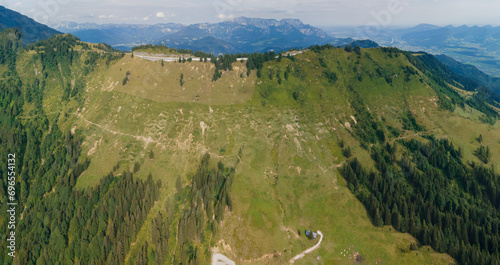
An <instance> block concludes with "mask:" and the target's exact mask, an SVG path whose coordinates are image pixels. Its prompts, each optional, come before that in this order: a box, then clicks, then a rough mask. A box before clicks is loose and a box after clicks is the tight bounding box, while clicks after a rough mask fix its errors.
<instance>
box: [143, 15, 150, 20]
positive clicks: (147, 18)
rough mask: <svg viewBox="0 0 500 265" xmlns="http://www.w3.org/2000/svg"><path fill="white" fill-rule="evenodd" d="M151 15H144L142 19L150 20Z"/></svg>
mask: <svg viewBox="0 0 500 265" xmlns="http://www.w3.org/2000/svg"><path fill="white" fill-rule="evenodd" d="M150 17H151V16H147V17H143V18H142V20H144V21H148V20H149V18H150Z"/></svg>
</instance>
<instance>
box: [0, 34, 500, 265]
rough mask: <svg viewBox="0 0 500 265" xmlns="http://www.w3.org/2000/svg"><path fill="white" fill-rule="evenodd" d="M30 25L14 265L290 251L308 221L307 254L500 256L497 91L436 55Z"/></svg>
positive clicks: (3, 104)
mask: <svg viewBox="0 0 500 265" xmlns="http://www.w3.org/2000/svg"><path fill="white" fill-rule="evenodd" d="M21 38H22V34H21V33H20V32H19V31H16V30H6V31H4V32H2V33H1V36H0V63H1V65H0V72H1V78H0V88H1V89H0V95H1V97H0V100H1V101H0V125H1V127H0V136H1V138H0V139H1V143H2V144H1V145H0V151H1V155H2V156H5V157H7V155H8V154H15V168H12V167H9V165H8V164H7V163H4V164H2V165H0V174H2V176H7V174H8V172H10V171H12V170H14V171H15V173H16V179H15V181H14V183H13V184H14V187H15V194H14V195H11V194H9V193H8V192H9V191H10V190H9V186H12V185H10V184H9V182H11V181H10V180H7V179H6V178H2V180H1V181H0V183H1V185H0V186H1V192H0V201H1V205H2V206H1V209H0V210H2V211H3V212H6V211H7V207H8V206H7V204H6V202H8V201H9V200H11V199H10V198H9V196H11V197H13V198H14V200H15V201H16V203H17V206H16V211H15V220H16V228H15V233H16V251H15V256H16V257H15V258H14V259H12V257H11V256H9V255H8V253H9V249H8V248H7V245H6V244H7V243H8V241H7V240H6V238H7V233H8V232H10V230H9V229H8V228H7V227H8V226H7V224H8V222H9V219H8V218H9V216H8V215H5V214H2V215H0V231H2V232H1V234H0V235H1V238H2V241H1V242H0V263H2V264H23V265H24V264H208V263H210V259H211V257H212V255H213V254H214V253H222V254H224V255H226V256H227V257H228V258H230V259H232V260H234V261H235V262H236V263H237V264H240V263H247V264H286V263H289V261H290V259H291V258H292V257H294V256H296V255H297V254H299V253H301V252H303V251H304V250H306V249H307V248H309V247H312V246H314V245H315V244H317V243H318V241H315V240H313V239H310V238H308V237H306V236H305V230H311V231H321V232H322V235H323V237H322V242H321V244H320V246H319V247H318V249H317V250H315V251H314V252H313V253H311V254H307V255H305V256H304V257H303V259H302V260H300V262H303V263H306V264H316V263H319V264H352V260H353V259H354V258H355V259H356V260H362V262H363V263H365V262H366V263H368V264H374V263H377V264H380V262H381V263H382V264H397V263H399V264H450V263H458V264H498V262H499V256H498V247H499V229H500V227H499V226H500V217H499V216H498V210H499V207H500V195H499V188H500V182H499V176H498V173H499V172H498V170H497V168H498V166H500V160H499V159H498V158H499V157H500V149H499V148H498V142H500V127H499V124H498V122H497V119H498V118H499V114H498V102H497V101H496V99H495V98H494V97H491V96H489V94H488V91H489V90H487V89H483V88H482V87H481V86H480V85H479V84H478V83H477V82H476V81H474V80H471V79H469V78H467V77H464V76H462V75H460V74H459V73H456V72H454V71H453V70H451V69H450V68H449V67H447V66H446V65H444V64H442V63H441V62H440V61H438V60H437V59H436V58H435V57H433V56H431V55H428V54H422V53H419V54H412V53H409V52H405V51H401V50H398V49H394V48H370V49H362V48H360V47H352V46H347V47H345V48H339V47H333V46H331V45H324V46H312V47H310V48H309V49H308V50H306V51H302V52H301V53H298V54H296V55H294V56H291V55H289V56H284V55H283V54H275V53H274V52H267V53H253V54H239V55H221V56H218V57H215V56H214V55H212V54H207V53H203V52H199V51H195V52H193V51H190V50H171V49H168V48H166V47H163V46H152V45H149V46H142V47H138V48H136V49H134V50H135V51H142V52H145V51H149V52H155V53H156V52H158V51H160V52H161V51H168V52H172V53H175V54H176V55H181V54H191V53H192V54H195V55H196V56H199V57H200V58H202V60H200V61H198V62H195V61H192V60H182V59H181V60H180V61H178V62H163V61H162V62H153V61H147V60H144V59H141V58H138V57H137V56H133V55H132V54H124V53H121V52H117V51H115V50H113V49H112V48H110V47H109V46H107V45H104V44H100V45H97V44H89V43H84V42H81V41H80V40H79V39H78V38H75V37H73V36H71V35H69V34H68V35H55V36H53V37H52V38H50V39H48V40H45V41H42V42H38V43H35V44H32V45H29V46H27V47H25V48H23V47H22V45H21V43H22V39H21ZM238 57H245V58H247V59H246V60H244V61H243V62H239V61H237V58H238ZM208 58H211V60H210V61H208V60H207V59H208ZM124 80H126V81H124ZM482 91H483V92H482ZM471 128H474V130H472V129H471ZM339 253H342V254H339ZM297 262H299V261H297Z"/></svg>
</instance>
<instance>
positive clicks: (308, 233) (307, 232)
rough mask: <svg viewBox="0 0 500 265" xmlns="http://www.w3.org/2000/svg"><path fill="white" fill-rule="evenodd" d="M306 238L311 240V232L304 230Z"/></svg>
mask: <svg viewBox="0 0 500 265" xmlns="http://www.w3.org/2000/svg"><path fill="white" fill-rule="evenodd" d="M306 236H307V237H309V238H311V231H309V230H306Z"/></svg>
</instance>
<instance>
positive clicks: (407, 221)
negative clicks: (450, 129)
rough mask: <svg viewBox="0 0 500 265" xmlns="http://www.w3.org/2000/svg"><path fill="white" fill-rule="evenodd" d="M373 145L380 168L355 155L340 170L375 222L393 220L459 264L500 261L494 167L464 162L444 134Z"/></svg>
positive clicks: (390, 222)
mask: <svg viewBox="0 0 500 265" xmlns="http://www.w3.org/2000/svg"><path fill="white" fill-rule="evenodd" d="M428 140H429V142H428V143H426V144H424V143H422V142H419V141H417V140H410V141H402V140H400V141H399V144H400V145H401V146H402V148H404V151H403V154H404V155H403V157H401V159H400V160H396V158H395V155H394V153H395V146H391V145H389V144H386V146H385V147H383V148H381V147H374V148H372V159H373V160H374V162H375V165H376V168H377V171H370V172H368V171H367V170H365V169H364V168H363V166H362V165H361V164H360V162H359V161H358V160H357V159H356V158H354V159H351V160H349V162H348V163H347V164H346V165H344V166H343V167H342V168H341V170H340V172H341V174H342V176H343V177H344V178H345V179H346V180H347V182H348V183H349V188H350V189H351V190H352V191H353V192H354V194H355V195H356V196H357V197H358V198H359V199H360V201H361V202H363V204H364V205H365V207H366V209H367V211H368V212H369V214H370V216H371V218H372V221H373V223H374V225H376V226H382V225H392V226H393V227H394V228H395V229H396V230H398V231H401V232H408V233H410V234H412V235H413V236H414V237H416V238H417V239H418V240H419V242H420V243H421V244H423V245H431V246H432V247H433V248H434V249H435V250H437V251H439V252H446V253H449V254H450V255H451V256H452V257H454V258H455V259H456V260H457V261H458V262H459V263H460V264H500V255H499V247H500V245H499V244H500V216H499V210H500V193H499V190H500V182H499V176H498V175H496V174H495V173H494V171H493V169H492V168H486V167H484V166H481V165H477V164H474V163H471V164H470V165H465V164H464V163H463V162H462V151H461V149H456V148H455V147H454V146H453V144H452V143H451V142H450V141H449V140H446V139H442V140H438V139H435V138H434V137H432V136H431V137H429V138H428Z"/></svg>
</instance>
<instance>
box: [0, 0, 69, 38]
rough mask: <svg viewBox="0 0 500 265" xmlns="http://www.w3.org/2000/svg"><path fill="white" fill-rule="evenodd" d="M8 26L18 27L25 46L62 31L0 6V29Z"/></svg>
mask: <svg viewBox="0 0 500 265" xmlns="http://www.w3.org/2000/svg"><path fill="white" fill-rule="evenodd" d="M7 28H18V29H19V30H20V31H21V32H22V34H23V45H25V46H26V45H28V44H30V43H33V42H37V41H39V40H44V39H47V38H50V37H51V36H52V35H55V34H59V33H61V32H59V31H57V30H55V29H52V28H49V27H48V26H46V25H43V24H40V23H38V22H36V21H34V20H33V19H31V18H29V17H27V16H25V15H22V14H20V13H18V12H16V11H13V10H10V9H7V8H5V7H4V6H0V31H2V30H4V29H7Z"/></svg>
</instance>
